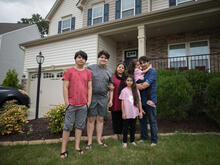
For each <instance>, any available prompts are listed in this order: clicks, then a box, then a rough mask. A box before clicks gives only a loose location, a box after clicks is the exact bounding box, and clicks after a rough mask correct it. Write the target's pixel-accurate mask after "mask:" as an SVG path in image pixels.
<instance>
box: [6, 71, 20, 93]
mask: <svg viewBox="0 0 220 165" xmlns="http://www.w3.org/2000/svg"><path fill="white" fill-rule="evenodd" d="M2 86H6V87H13V88H19V89H21V88H22V87H21V85H20V84H19V80H18V73H17V72H16V70H15V69H12V70H11V69H9V70H8V72H7V73H6V77H5V79H4V81H3V83H2Z"/></svg>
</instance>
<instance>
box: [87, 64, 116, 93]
mask: <svg viewBox="0 0 220 165" xmlns="http://www.w3.org/2000/svg"><path fill="white" fill-rule="evenodd" d="M87 68H88V69H89V70H91V72H92V95H93V96H107V94H108V91H109V87H108V86H109V83H113V74H112V71H111V70H110V69H109V68H107V67H99V65H97V64H93V65H89V66H88V67H87Z"/></svg>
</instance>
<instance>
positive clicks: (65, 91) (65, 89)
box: [63, 80, 69, 107]
mask: <svg viewBox="0 0 220 165" xmlns="http://www.w3.org/2000/svg"><path fill="white" fill-rule="evenodd" d="M68 89H69V81H67V80H63V98H64V102H65V107H67V106H68V105H69V99H68V96H69V92H68Z"/></svg>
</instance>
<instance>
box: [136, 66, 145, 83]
mask: <svg viewBox="0 0 220 165" xmlns="http://www.w3.org/2000/svg"><path fill="white" fill-rule="evenodd" d="M141 73H142V70H141V69H138V68H135V69H134V79H135V81H137V80H144V74H141Z"/></svg>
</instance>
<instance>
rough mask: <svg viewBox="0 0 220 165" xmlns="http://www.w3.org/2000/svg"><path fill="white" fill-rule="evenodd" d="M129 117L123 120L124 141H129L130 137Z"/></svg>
mask: <svg viewBox="0 0 220 165" xmlns="http://www.w3.org/2000/svg"><path fill="white" fill-rule="evenodd" d="M128 125H129V122H128V119H125V120H123V130H122V132H123V143H127V139H128Z"/></svg>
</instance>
